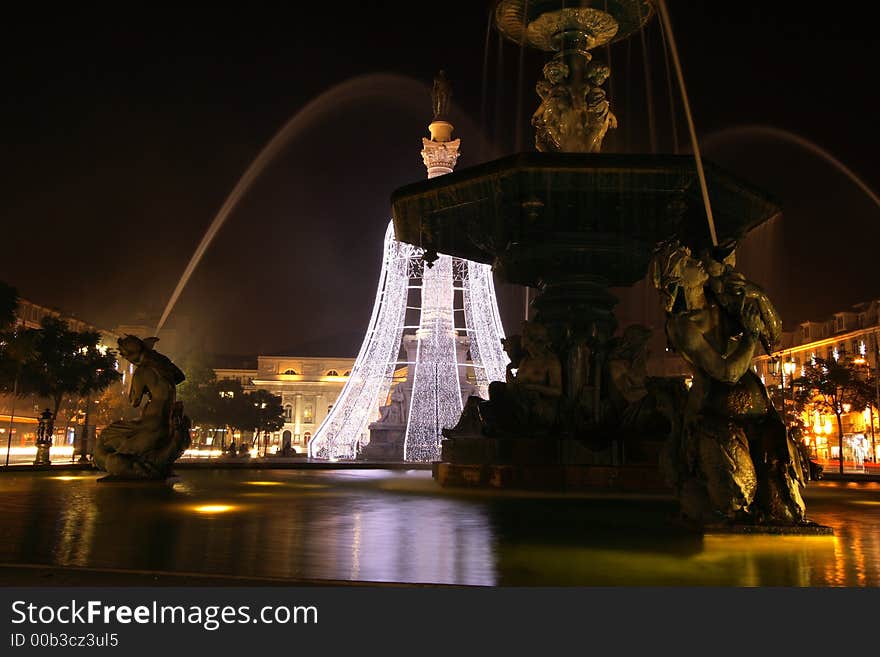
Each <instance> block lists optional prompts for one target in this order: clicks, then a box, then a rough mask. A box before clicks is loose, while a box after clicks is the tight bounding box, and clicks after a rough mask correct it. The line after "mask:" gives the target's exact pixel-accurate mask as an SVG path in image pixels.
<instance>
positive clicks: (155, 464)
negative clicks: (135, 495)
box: [94, 335, 190, 479]
mask: <svg viewBox="0 0 880 657" xmlns="http://www.w3.org/2000/svg"><path fill="white" fill-rule="evenodd" d="M157 340H158V338H146V339H143V340H142V339H140V338H138V337H135V336H133V335H127V336H125V337H124V338H119V340H117V343H118V345H119V353H120V355H122V356H123V357H124V358H125V359H126V360H128V361H129V362H131V363H132V364H133V365H134V366H135V370H134V374H133V376H132V379H131V387H130V389H129V395H128V399H129V402H130V403H131V405H132V406H133V407H135V408H138V407H139V408H140V409H141V417H140V418H139V419H137V420H131V421H129V420H120V421H117V422H113V423H112V424H110V425H108V426H107V427H106V428H105V429H104V430H103V431H102V432H101V434H100V435H99V436H98V440H97V444H96V446H95V454H94V459H95V465H96V466H97V467H98V468H100V469H101V470H104V471H106V472H107V473H108V474H110V475H112V476H114V477H119V478H122V479H163V478H165V477H167V476H168V475H169V474H170V468H171V465H172V464H173V463H174V461H175V460H177V459H178V458H180V456H181V455H182V454H183V452H184V451H185V450H186V448H187V447H188V446H189V444H190V433H189V429H190V421H189V418H188V417H186V416H185V415H184V414H183V404H182V403H181V402H178V401H176V400H175V397H176V386H177V385H178V384H179V383H182V382H183V381H184V379H185V376H184V374H183V372H181V371H180V369H179V368H178V367H177V366H176V365H175V364H174V363H172V362H171V360H169V359H168V357H167V356H164V355H163V354H160V353H159V352H157V351H155V350H154V349H153V345H154V344H155V343H156V341H157Z"/></svg>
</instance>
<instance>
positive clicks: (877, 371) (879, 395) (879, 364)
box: [868, 331, 880, 463]
mask: <svg viewBox="0 0 880 657" xmlns="http://www.w3.org/2000/svg"><path fill="white" fill-rule="evenodd" d="M871 338H872V340H873V342H874V344H873V345H872V346H873V347H874V404H873V405H874V406H875V407H876V408H877V412H878V413H880V380H878V377H880V348H878V345H877V331H874V332H872V333H871ZM870 371H871V363H870V361H868V372H870ZM871 462H872V463H876V462H877V443H876V442H875V440H874V411H871Z"/></svg>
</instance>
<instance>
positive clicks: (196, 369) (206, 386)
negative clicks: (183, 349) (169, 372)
mask: <svg viewBox="0 0 880 657" xmlns="http://www.w3.org/2000/svg"><path fill="white" fill-rule="evenodd" d="M181 369H182V370H183V371H184V372H185V373H186V380H185V381H184V382H183V383H181V384H180V385H179V386H177V399H178V400H179V401H181V402H183V412H184V413H185V414H186V415H187V416H188V417H189V418H190V420H192V422H193V426H194V427H197V428H198V432H199V434H200V435H199V443H202V442H203V440H202V434H203V433H204V432H205V430H206V428H207V427H216V426H219V425H221V424H222V422H221V418H220V413H219V410H220V409H219V406H220V394H219V393H220V389H219V388H218V385H217V378H216V376H215V374H214V370H213V369H212V368H211V367H210V365H208V363H207V361H206V360H205V358H204V357H203V356H202V355H201V354H198V353H196V354H191V355H190V356H189V357H187V358H186V359H185V360H184V361H183V362H182V363H181Z"/></svg>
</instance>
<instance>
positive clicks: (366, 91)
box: [156, 73, 492, 334]
mask: <svg viewBox="0 0 880 657" xmlns="http://www.w3.org/2000/svg"><path fill="white" fill-rule="evenodd" d="M430 92H431V89H430V87H429V86H428V85H426V84H424V83H423V82H420V81H418V80H415V79H413V78H410V77H407V76H405V75H399V74H395V73H367V74H364V75H358V76H356V77H352V78H349V79H348V80H344V81H343V82H340V83H339V84H337V85H334V86H333V87H331V88H329V89H327V90H326V91H325V92H323V93H322V94H320V95H319V96H317V97H315V98H314V99H313V100H311V101H310V102H309V103H307V104H306V105H305V106H304V107H302V108H301V109H300V110H298V111H297V112H296V113H295V114H294V115H293V116H292V117H291V118H290V119H289V120H288V121H287V123H285V124H284V125H283V126H282V127H281V129H280V130H279V131H278V132H277V133H276V134H275V136H274V137H272V139H271V140H269V142H268V143H267V144H266V145H265V146H264V147H263V149H262V150H261V151H260V152H259V154H258V155H257V157H256V158H255V159H254V161H253V162H252V163H251V164H250V166H248V168H247V169H246V170H245V172H244V174H243V175H242V176H241V178H240V179H239V181H238V182H237V183H236V185H235V187H233V188H232V191H231V192H230V193H229V195H228V196H227V197H226V200H225V201H224V202H223V205H222V206H221V207H220V210H219V211H218V212H217V214H216V215H215V216H214V219H213V220H212V221H211V224H210V225H209V226H208V229H207V230H206V231H205V234H204V236H203V237H202V240H201V242H199V245H198V246H197V247H196V250H195V251H194V252H193V255H192V257H191V258H190V260H189V262H188V263H187V265H186V268H185V269H184V271H183V274H182V275H181V277H180V280H179V281H178V282H177V286H176V287H175V288H174V292H173V293H172V294H171V297H170V298H169V299H168V303H167V304H166V306H165V310H164V311H163V313H162V317H161V318H160V319H159V323H158V325H157V326H156V334H158V332H159V330H160V329H161V328H162V327H163V326H164V325H165V322H166V321H167V319H168V316H169V315H170V314H171V311H172V310H173V309H174V306H175V305H176V303H177V300H178V299H179V298H180V295H181V293H182V292H183V290H184V288H185V287H186V285H187V283H188V282H189V279H190V277H191V276H192V274H193V272H194V271H195V269H196V267H198V265H199V263H200V262H201V260H202V257H203V256H204V255H205V252H206V251H207V250H208V247H210V246H211V243H212V242H213V241H214V238H215V237H216V236H217V233H218V232H219V231H220V228H222V227H223V224H224V223H225V222H226V220H227V219H228V218H229V215H231V214H232V213H233V211H234V210H235V208H236V207H237V206H238V204H239V202H240V201H241V199H242V198H243V197H244V196H245V194H247V192H248V190H250V188H251V187H252V186H253V184H254V182H255V181H256V180H257V179H258V178H259V177H260V175H261V174H262V173H263V171H265V170H266V168H267V167H268V166H269V165H270V164H271V163H272V162H273V161H274V160H275V158H276V157H277V156H278V155H279V154H280V153H281V152H283V151H284V149H285V148H286V147H287V146H288V145H289V144H290V143H291V142H292V141H293V140H294V139H295V138H296V137H297V136H299V135H300V134H302V133H303V132H304V131H306V130H307V129H308V128H310V127H311V126H312V125H313V124H314V123H316V122H317V121H319V120H320V119H322V118H323V117H324V116H325V115H326V114H329V113H330V112H333V111H336V110H338V109H339V108H340V107H342V106H344V105H346V104H350V103H353V102H356V101H362V100H364V99H368V98H392V99H394V100H397V101H399V102H401V103H405V104H407V105H412V106H413V108H418V110H419V111H420V110H421V108H422V107H423V105H424V104H425V101H424V99H425V98H427V97H429V96H430ZM458 122H459V123H464V126H465V127H466V128H467V129H469V130H471V131H472V132H473V134H475V135H478V138H479V140H480V141H485V140H484V139H483V138H482V134H481V133H480V132H479V130H477V129H475V126H473V125H472V124H473V121H471V120H470V119H469V118H467V117H463V120H458ZM478 148H483V146H482V144H478ZM491 151H492V149H491V148H488V149H486V150H485V152H491Z"/></svg>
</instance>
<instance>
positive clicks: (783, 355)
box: [754, 299, 880, 467]
mask: <svg viewBox="0 0 880 657" xmlns="http://www.w3.org/2000/svg"><path fill="white" fill-rule="evenodd" d="M878 338H880V299H878V300H872V301H868V302H865V303H859V304H856V305H855V306H853V307H852V308H850V309H847V310H842V311H840V312H836V313H834V314H833V315H831V316H830V317H828V318H826V319H824V320H821V321H806V322H802V323H801V324H800V325H799V326H798V328H797V330H795V331H790V332H785V333H784V334H783V337H782V342H781V345H780V348H779V349H778V350H777V351H776V352H774V353H773V354H772V355H770V356H768V355H766V354H765V355H763V356H760V357H758V358H756V359H755V361H754V369H755V372H757V373H758V375H760V377H761V380H762V381H764V384H765V385H766V386H767V388H768V389H771V390H773V389H775V390H774V391H775V392H777V393H778V394H779V397H781V399H782V400H783V403H785V404H789V403H792V400H793V399H794V390H795V387H796V382H797V379H798V378H800V377H801V376H803V375H804V373H805V369H806V367H808V366H809V364H810V363H811V362H812V359H814V358H823V359H827V360H839V359H843V358H851V359H852V360H853V363H854V364H856V365H857V366H859V365H863V366H864V367H865V375H866V376H867V375H871V376H873V380H874V382H875V395H874V399H873V404H872V406H871V407H869V408H867V409H865V410H864V411H859V410H850V409H847V408H844V409H843V410H844V413H843V415H842V418H841V419H842V424H843V460H844V463H847V464H852V465H854V466H856V467H870V466H872V465H875V464H877V463H878V461H880V445H878V438H880V417H878V415H880V414H878V411H877V409H878V406H880V391H878V390H876V385H877V374H878V365H880V358H878ZM800 416H801V417H800V418H799V419H800V421H801V424H802V425H803V434H804V441H805V442H806V444H807V445H808V447H809V448H810V451H811V452H812V454H813V455H814V456H815V457H816V458H818V459H819V460H821V461H835V462H836V460H837V459H838V458H839V456H840V447H839V435H838V434H839V430H838V426H837V418H836V417H835V416H834V414H831V413H828V412H827V411H826V412H824V413H823V412H821V411H820V410H819V409H818V408H815V407H811V406H807V407H806V408H805V409H803V411H802V412H801V413H800Z"/></svg>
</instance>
